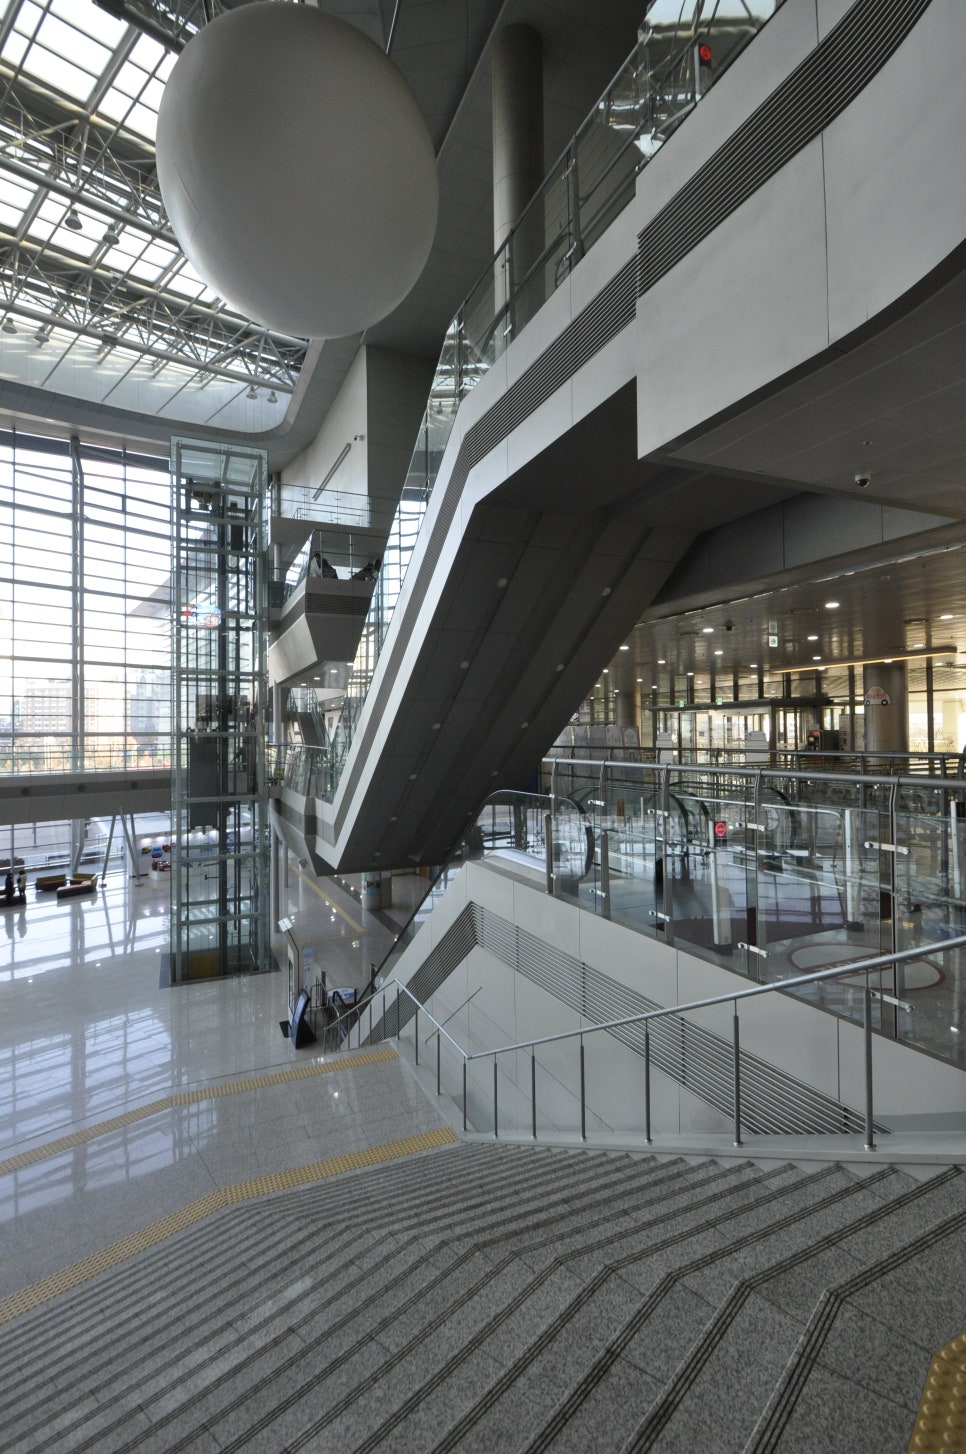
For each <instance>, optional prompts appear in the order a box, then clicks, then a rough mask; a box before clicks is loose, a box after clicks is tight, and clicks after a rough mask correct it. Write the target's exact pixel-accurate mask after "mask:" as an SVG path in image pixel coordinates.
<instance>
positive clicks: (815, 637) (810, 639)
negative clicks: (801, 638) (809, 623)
mask: <svg viewBox="0 0 966 1454" xmlns="http://www.w3.org/2000/svg"><path fill="white" fill-rule="evenodd" d="M808 640H809V641H817V640H818V637H817V636H809V638H808Z"/></svg>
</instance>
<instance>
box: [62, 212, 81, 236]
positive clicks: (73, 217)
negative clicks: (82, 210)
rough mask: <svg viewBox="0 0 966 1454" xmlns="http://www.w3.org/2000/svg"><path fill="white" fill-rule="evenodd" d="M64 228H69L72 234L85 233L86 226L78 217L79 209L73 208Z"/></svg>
mask: <svg viewBox="0 0 966 1454" xmlns="http://www.w3.org/2000/svg"><path fill="white" fill-rule="evenodd" d="M64 226H65V227H69V228H70V230H71V232H83V230H84V224H83V222H81V220H80V218H79V217H78V215H77V208H76V207H72V208H71V209H70V211H69V212H68V214H67V216H66V217H65V219H64Z"/></svg>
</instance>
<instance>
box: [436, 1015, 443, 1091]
mask: <svg viewBox="0 0 966 1454" xmlns="http://www.w3.org/2000/svg"><path fill="white" fill-rule="evenodd" d="M442 1043H443V1037H442V1035H441V1034H440V1033H439V1031H438V1030H437V1031H436V1094H437V1095H442V1090H441V1089H440V1087H441V1085H442V1081H441V1079H440V1069H439V1057H440V1047H441V1046H442Z"/></svg>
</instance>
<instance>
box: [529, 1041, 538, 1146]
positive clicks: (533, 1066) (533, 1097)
mask: <svg viewBox="0 0 966 1454" xmlns="http://www.w3.org/2000/svg"><path fill="white" fill-rule="evenodd" d="M530 1134H531V1135H532V1137H533V1139H534V1141H536V1139H537V1050H536V1046H534V1045H532V1046H531V1047H530Z"/></svg>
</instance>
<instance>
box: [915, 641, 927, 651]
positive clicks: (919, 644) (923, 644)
mask: <svg viewBox="0 0 966 1454" xmlns="http://www.w3.org/2000/svg"><path fill="white" fill-rule="evenodd" d="M925 644H926V643H925V642H924V641H914V642H913V643H912V649H913V651H919V649H920V648H921V647H923V646H925Z"/></svg>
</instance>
